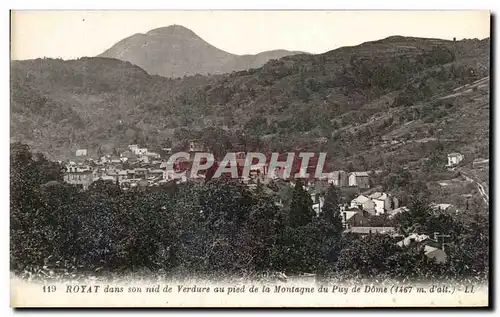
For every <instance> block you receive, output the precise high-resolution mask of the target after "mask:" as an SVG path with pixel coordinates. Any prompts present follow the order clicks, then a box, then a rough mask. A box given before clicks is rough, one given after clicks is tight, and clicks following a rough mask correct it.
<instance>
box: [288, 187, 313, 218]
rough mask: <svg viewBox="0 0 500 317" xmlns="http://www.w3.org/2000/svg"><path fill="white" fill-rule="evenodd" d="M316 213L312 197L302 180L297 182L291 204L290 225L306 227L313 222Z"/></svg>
mask: <svg viewBox="0 0 500 317" xmlns="http://www.w3.org/2000/svg"><path fill="white" fill-rule="evenodd" d="M315 215H316V213H315V212H314V209H312V200H311V196H310V195H309V194H308V193H307V191H306V190H305V189H304V186H303V185H302V180H300V179H299V180H297V183H296V184H295V187H294V189H293V194H292V202H291V203H290V214H289V225H290V227H293V228H296V227H300V226H305V225H307V224H308V223H310V222H311V221H312V219H313V218H314V216H315Z"/></svg>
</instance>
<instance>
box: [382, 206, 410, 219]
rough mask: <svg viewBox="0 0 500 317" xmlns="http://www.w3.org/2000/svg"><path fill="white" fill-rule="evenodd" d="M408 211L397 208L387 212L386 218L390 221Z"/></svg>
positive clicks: (403, 208) (404, 208)
mask: <svg viewBox="0 0 500 317" xmlns="http://www.w3.org/2000/svg"><path fill="white" fill-rule="evenodd" d="M408 210H409V209H408V208H407V207H399V208H396V209H393V210H389V211H387V218H389V219H392V218H394V217H395V216H396V215H397V214H400V213H402V212H405V211H408Z"/></svg>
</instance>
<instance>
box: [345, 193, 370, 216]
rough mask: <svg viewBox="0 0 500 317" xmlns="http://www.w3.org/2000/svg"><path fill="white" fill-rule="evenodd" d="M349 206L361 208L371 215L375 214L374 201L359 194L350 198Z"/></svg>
mask: <svg viewBox="0 0 500 317" xmlns="http://www.w3.org/2000/svg"><path fill="white" fill-rule="evenodd" d="M350 207H351V208H359V209H361V210H364V211H367V212H368V213H370V214H371V215H375V214H376V211H375V203H374V202H373V200H371V199H370V198H368V197H366V196H364V195H359V196H358V197H356V198H354V199H353V200H351V205H350Z"/></svg>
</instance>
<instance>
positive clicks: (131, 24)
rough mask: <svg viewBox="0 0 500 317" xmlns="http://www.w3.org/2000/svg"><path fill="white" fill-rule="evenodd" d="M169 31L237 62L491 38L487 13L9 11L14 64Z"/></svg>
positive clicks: (93, 51) (87, 52) (92, 51)
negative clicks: (402, 42)
mask: <svg viewBox="0 0 500 317" xmlns="http://www.w3.org/2000/svg"><path fill="white" fill-rule="evenodd" d="M172 24H177V25H182V26H185V27H187V28H189V29H191V30H192V31H194V32H195V33H196V34H198V36H200V37H201V38H203V39H204V40H205V41H207V42H208V43H210V44H212V45H214V46H215V47H217V48H219V49H222V50H225V51H227V52H230V53H233V54H256V53H259V52H262V51H267V50H274V49H287V50H296V51H304V52H309V53H313V54H317V53H323V52H326V51H330V50H332V49H335V48H338V47H342V46H352V45H358V44H361V43H363V42H367V41H373V40H378V39H382V38H386V37H388V36H392V35H403V36H415V37H428V38H441V39H450V40H451V39H453V38H454V37H456V38H457V39H463V38H479V39H483V38H486V37H489V36H490V13H489V12H488V11H12V13H11V58H12V59H16V60H24V59H33V58H39V57H52V58H63V59H74V58H79V57H82V56H96V55H98V54H100V53H102V52H104V51H105V50H106V49H108V48H109V47H111V46H112V45H114V44H115V43H116V42H118V41H120V40H121V39H123V38H126V37H128V36H131V35H133V34H135V33H146V32H148V31H149V30H151V29H155V28H158V27H165V26H168V25H172Z"/></svg>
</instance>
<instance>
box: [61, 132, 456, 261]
mask: <svg viewBox="0 0 500 317" xmlns="http://www.w3.org/2000/svg"><path fill="white" fill-rule="evenodd" d="M203 150H205V149H204V148H203V146H202V145H201V144H200V143H199V142H198V141H196V140H192V141H190V142H189V149H188V150H187V151H188V153H190V154H193V153H198V152H202V151H203ZM87 153H88V152H87V150H86V149H79V150H77V151H76V153H75V157H74V158H73V159H72V160H70V161H69V162H67V163H66V164H65V166H66V171H65V173H64V181H65V182H67V183H69V184H73V185H76V186H78V187H80V188H81V189H82V190H87V189H88V188H89V186H90V185H91V184H92V183H94V182H96V181H103V182H109V183H113V184H117V185H119V186H120V188H121V189H122V190H130V189H133V188H137V189H139V188H143V187H157V186H161V185H165V184H169V183H177V184H179V183H185V182H188V181H193V182H196V181H205V180H206V179H207V178H209V176H208V173H207V172H206V171H205V172H204V173H203V172H200V173H198V174H195V175H192V174H191V175H189V174H186V175H183V176H182V177H180V178H176V177H174V175H173V173H174V172H176V171H180V170H182V169H186V168H187V169H189V167H191V165H192V163H193V162H192V160H191V161H190V160H184V161H181V162H180V163H179V162H177V163H176V164H174V168H173V169H169V168H167V165H168V164H167V161H168V158H169V157H170V156H171V155H172V149H171V148H163V149H162V151H161V153H156V152H151V151H149V150H148V148H145V147H139V146H138V145H135V144H134V145H129V146H128V149H127V150H126V151H124V152H121V153H119V155H116V156H112V155H104V156H101V157H100V158H98V159H97V160H96V159H93V158H91V157H89V156H88V155H87ZM463 158H464V157H463V155H462V154H460V153H450V154H449V155H448V163H447V165H446V166H447V167H448V168H450V169H453V168H455V167H456V166H457V165H458V164H459V163H460V162H461V161H462V160H463ZM244 161H245V157H244V154H243V153H241V155H239V156H237V163H238V167H239V168H241V165H243V164H244ZM268 169H269V164H267V163H263V164H260V165H259V164H257V165H252V169H251V170H250V173H249V176H248V177H240V178H239V181H240V182H242V183H243V184H245V185H246V186H247V187H248V188H249V189H250V190H255V189H256V188H257V186H258V184H262V185H269V183H270V182H273V183H274V184H275V185H276V184H278V186H279V187H280V188H281V189H285V190H284V191H286V190H287V189H288V190H290V189H293V187H294V185H295V182H296V180H294V179H283V178H281V177H280V172H282V170H278V171H276V172H275V173H274V174H273V176H272V177H270V178H269V177H265V176H266V175H267V174H269V170H268ZM381 172H382V171H380V170H375V171H353V172H347V171H343V170H338V171H331V172H328V173H326V175H327V177H326V178H324V179H314V178H310V179H308V180H306V181H305V183H304V188H305V190H306V191H307V192H308V193H309V194H310V197H311V201H312V208H313V209H314V211H315V212H316V214H317V215H319V213H320V211H321V208H322V206H323V205H324V201H325V192H326V189H327V188H328V187H329V186H330V185H332V184H333V185H335V186H336V187H338V188H340V189H341V190H345V191H346V192H349V193H350V195H342V199H341V200H342V203H341V205H340V214H341V218H342V225H343V227H344V233H350V234H355V235H360V236H367V235H370V234H375V233H378V234H387V235H391V236H393V237H397V238H400V239H403V240H401V241H400V242H399V244H400V246H401V247H404V246H409V245H412V244H414V243H417V244H422V246H423V247H424V248H425V254H426V255H427V256H428V257H431V258H434V259H436V261H438V262H445V261H446V258H447V256H446V253H445V251H444V245H445V243H444V241H445V240H443V239H441V243H438V240H439V237H441V238H446V237H445V236H442V235H441V236H439V233H435V236H434V237H429V236H427V235H419V234H416V233H415V234H412V235H410V236H408V237H404V236H401V235H399V234H397V233H396V229H395V228H394V226H393V223H394V221H393V219H394V217H395V216H396V215H397V214H399V213H401V212H404V211H407V210H408V208H407V207H406V206H401V205H400V201H399V199H398V197H395V196H393V195H392V194H391V193H388V192H381V191H377V190H376V189H374V188H372V181H371V179H372V178H373V177H375V176H376V175H377V174H380V173H381ZM266 190H267V191H269V192H271V190H270V189H269V188H267V187H266ZM284 191H283V190H281V191H279V192H280V194H278V195H275V197H276V199H275V203H276V205H278V206H283V200H284V199H286V198H285V196H286V195H284V194H281V193H283V192H284ZM343 193H345V192H343ZM348 197H354V198H352V199H349V198H348ZM431 206H432V208H433V209H434V210H435V211H436V212H448V213H449V212H451V213H457V212H459V211H458V210H457V208H455V207H454V206H453V205H451V204H447V203H433V204H432V205H431Z"/></svg>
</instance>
